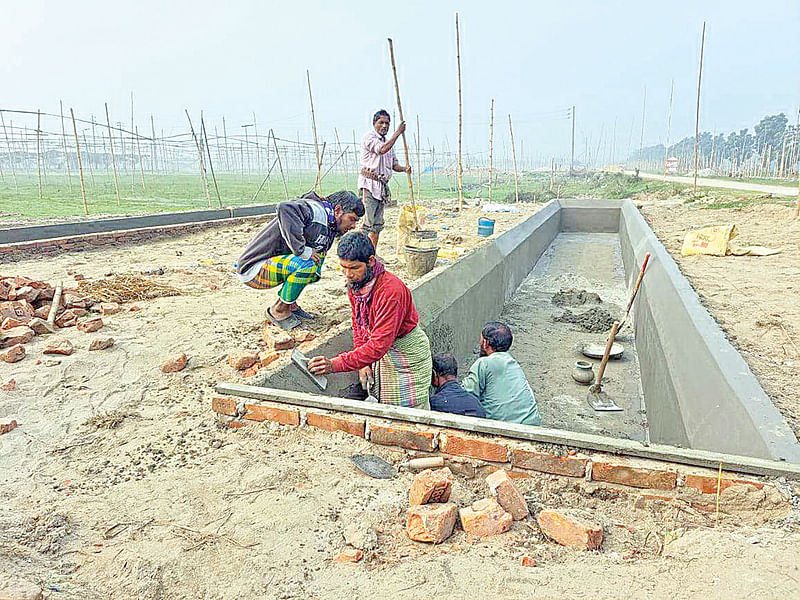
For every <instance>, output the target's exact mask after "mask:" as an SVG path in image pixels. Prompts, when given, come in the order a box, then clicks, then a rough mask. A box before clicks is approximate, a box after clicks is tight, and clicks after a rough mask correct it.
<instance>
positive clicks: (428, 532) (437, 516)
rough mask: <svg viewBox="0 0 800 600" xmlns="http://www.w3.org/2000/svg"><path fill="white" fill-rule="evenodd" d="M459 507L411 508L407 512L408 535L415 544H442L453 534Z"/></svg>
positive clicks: (442, 505) (435, 505)
mask: <svg viewBox="0 0 800 600" xmlns="http://www.w3.org/2000/svg"><path fill="white" fill-rule="evenodd" d="M457 517H458V507H457V506H456V505H455V504H453V503H452V502H448V503H446V504H424V505H421V506H411V507H409V509H408V511H407V512H406V535H408V537H409V538H411V539H412V540H414V541H415V542H429V543H433V544H441V543H442V542H443V541H445V540H446V539H447V538H449V537H450V536H451V535H452V534H453V527H455V524H456V518H457Z"/></svg>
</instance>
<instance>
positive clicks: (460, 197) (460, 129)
mask: <svg viewBox="0 0 800 600" xmlns="http://www.w3.org/2000/svg"><path fill="white" fill-rule="evenodd" d="M456 66H457V70H458V168H457V171H458V210H459V211H461V209H462V208H463V207H464V167H463V165H462V163H461V141H462V136H463V129H464V108H463V104H462V102H461V39H460V36H459V31H458V13H456Z"/></svg>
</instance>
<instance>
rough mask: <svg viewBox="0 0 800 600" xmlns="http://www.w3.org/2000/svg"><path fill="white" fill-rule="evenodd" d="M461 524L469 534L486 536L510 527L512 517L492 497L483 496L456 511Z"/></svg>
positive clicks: (503, 531)
mask: <svg viewBox="0 0 800 600" xmlns="http://www.w3.org/2000/svg"><path fill="white" fill-rule="evenodd" d="M458 515H459V517H460V518H461V526H462V527H463V528H464V531H465V532H467V533H468V534H469V535H475V536H478V537H487V536H490V535H497V534H500V533H505V532H506V531H508V530H509V529H511V524H512V523H513V522H514V517H512V516H511V514H510V513H507V512H506V511H505V510H504V509H503V507H502V506H500V505H499V504H498V503H497V500H495V499H494V498H484V499H483V500H478V501H477V502H473V503H472V506H467V507H466V508H462V509H461V510H459V511H458Z"/></svg>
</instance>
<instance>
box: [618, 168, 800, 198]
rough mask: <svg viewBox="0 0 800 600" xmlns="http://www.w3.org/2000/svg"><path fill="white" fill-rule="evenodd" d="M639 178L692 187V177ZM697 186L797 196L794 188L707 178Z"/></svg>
mask: <svg viewBox="0 0 800 600" xmlns="http://www.w3.org/2000/svg"><path fill="white" fill-rule="evenodd" d="M625 174H626V175H635V174H636V173H635V172H634V171H625ZM639 177H642V178H644V179H655V180H657V181H671V182H672V183H685V184H687V185H692V184H693V183H694V177H684V176H682V175H667V176H664V175H656V174H655V173H644V172H639ZM697 185H698V186H700V187H713V188H725V189H728V190H742V191H745V192H759V193H762V194H772V195H773V196H790V197H791V196H797V188H796V187H787V186H783V185H763V184H761V183H748V182H746V181H733V180H726V179H712V178H709V177H698V178H697Z"/></svg>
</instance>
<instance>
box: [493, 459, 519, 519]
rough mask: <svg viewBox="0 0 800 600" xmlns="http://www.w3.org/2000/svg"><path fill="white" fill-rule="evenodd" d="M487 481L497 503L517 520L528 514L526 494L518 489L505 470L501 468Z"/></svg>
mask: <svg viewBox="0 0 800 600" xmlns="http://www.w3.org/2000/svg"><path fill="white" fill-rule="evenodd" d="M486 483H487V484H488V485H489V489H490V490H491V492H492V494H494V496H495V498H496V499H497V503H498V504H499V505H500V506H502V507H503V509H504V510H505V511H506V512H507V513H509V514H510V515H511V516H512V517H514V520H515V521H520V520H522V519H524V518H525V517H527V516H528V514H529V511H528V503H527V502H525V496H523V495H522V492H520V491H519V490H518V489H517V486H515V485H514V482H513V481H511V477H509V475H508V473H507V472H506V471H505V470H503V469H499V470H497V471H495V472H494V473H492V474H491V475H489V476H488V477H487V478H486Z"/></svg>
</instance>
